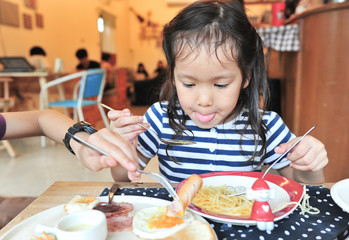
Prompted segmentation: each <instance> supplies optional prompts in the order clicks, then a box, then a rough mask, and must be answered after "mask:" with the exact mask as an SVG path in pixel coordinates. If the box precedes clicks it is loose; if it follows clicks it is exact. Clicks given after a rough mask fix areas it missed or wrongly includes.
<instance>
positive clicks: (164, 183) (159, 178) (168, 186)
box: [72, 135, 179, 206]
mask: <svg viewBox="0 0 349 240" xmlns="http://www.w3.org/2000/svg"><path fill="white" fill-rule="evenodd" d="M72 138H73V139H74V140H75V141H77V142H78V143H81V144H82V145H85V146H86V147H88V148H91V149H92V150H95V151H96V152H99V153H100V154H103V155H105V156H107V157H110V154H108V153H106V152H104V151H103V150H101V149H99V148H98V147H96V146H94V145H92V144H90V143H88V142H86V141H84V140H82V139H81V138H79V137H77V136H75V135H72ZM137 172H140V173H142V174H145V175H147V176H148V177H150V178H152V179H154V180H156V181H157V182H159V183H161V185H162V186H164V187H165V188H166V190H167V191H168V192H169V193H170V194H171V196H172V197H174V198H176V199H178V200H179V196H178V195H177V193H176V191H175V190H174V189H173V188H172V186H171V184H170V183H169V182H168V181H167V179H166V178H164V177H163V176H161V175H160V174H156V173H151V172H145V171H142V170H140V169H137ZM117 188H118V185H117V184H116V183H115V184H114V185H113V186H112V187H111V188H110V190H109V205H110V203H111V200H112V199H113V196H114V193H115V191H116V189H117ZM104 205H107V204H103V206H104Z"/></svg>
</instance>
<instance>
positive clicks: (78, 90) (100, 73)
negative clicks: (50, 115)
mask: <svg viewBox="0 0 349 240" xmlns="http://www.w3.org/2000/svg"><path fill="white" fill-rule="evenodd" d="M78 78H80V82H79V83H78V84H76V85H75V87H74V91H73V99H62V100H60V101H56V102H48V100H47V99H46V97H45V96H47V93H46V91H47V90H48V88H50V87H53V86H58V85H59V84H62V83H65V82H68V81H72V80H75V81H76V79H78ZM105 78H106V70H105V69H101V68H98V69H91V70H86V71H81V72H77V73H73V74H70V75H67V76H64V77H61V78H58V79H55V80H52V81H50V82H48V83H46V84H45V85H44V86H43V87H42V88H41V91H40V109H45V108H49V107H64V108H74V120H75V121H78V117H79V121H84V114H83V111H82V108H83V107H86V106H92V105H97V107H98V109H99V111H100V113H101V116H102V119H103V122H104V124H105V126H106V127H109V121H108V118H107V116H106V114H105V112H104V109H103V108H102V106H100V103H101V101H102V98H103V90H104V85H105Z"/></svg>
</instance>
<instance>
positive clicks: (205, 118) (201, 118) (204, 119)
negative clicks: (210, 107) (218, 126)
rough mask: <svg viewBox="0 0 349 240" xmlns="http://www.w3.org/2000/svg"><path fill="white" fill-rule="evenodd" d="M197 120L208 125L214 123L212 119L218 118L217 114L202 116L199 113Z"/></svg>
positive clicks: (196, 114)
mask: <svg viewBox="0 0 349 240" xmlns="http://www.w3.org/2000/svg"><path fill="white" fill-rule="evenodd" d="M195 116H196V119H197V120H199V121H200V122H203V123H207V122H210V121H212V119H213V118H214V117H215V116H216V114H215V113H211V114H208V115H202V114H200V113H198V112H196V113H195Z"/></svg>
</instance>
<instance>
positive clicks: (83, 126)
mask: <svg viewBox="0 0 349 240" xmlns="http://www.w3.org/2000/svg"><path fill="white" fill-rule="evenodd" d="M77 132H87V133H88V134H92V133H95V132H97V130H96V129H95V128H93V127H92V126H91V124H89V123H88V122H84V121H80V122H77V123H75V124H74V125H73V126H71V127H70V128H69V129H68V131H67V133H66V134H65V137H64V139H63V142H64V144H65V147H66V148H67V149H68V150H69V151H70V152H71V153H72V154H75V152H74V151H73V149H72V148H71V146H70V140H71V138H72V136H73V135H74V134H75V133H77Z"/></svg>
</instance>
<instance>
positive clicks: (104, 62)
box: [100, 53, 114, 90]
mask: <svg viewBox="0 0 349 240" xmlns="http://www.w3.org/2000/svg"><path fill="white" fill-rule="evenodd" d="M100 65H101V68H104V69H106V71H107V76H106V83H105V90H108V89H112V88H114V76H113V74H114V67H113V65H112V64H111V56H110V54H109V53H103V54H102V59H101V64H100Z"/></svg>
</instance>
